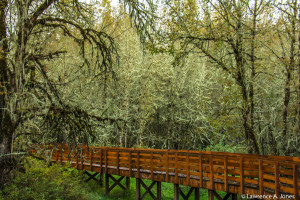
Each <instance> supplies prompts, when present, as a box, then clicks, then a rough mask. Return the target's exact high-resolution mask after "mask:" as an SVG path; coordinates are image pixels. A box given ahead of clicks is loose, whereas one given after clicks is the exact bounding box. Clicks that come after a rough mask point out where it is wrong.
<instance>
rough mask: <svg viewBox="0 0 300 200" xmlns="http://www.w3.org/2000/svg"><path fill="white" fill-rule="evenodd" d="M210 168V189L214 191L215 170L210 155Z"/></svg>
mask: <svg viewBox="0 0 300 200" xmlns="http://www.w3.org/2000/svg"><path fill="white" fill-rule="evenodd" d="M209 167H210V189H211V190H214V189H215V188H214V186H215V184H214V168H213V156H212V155H210V162H209Z"/></svg>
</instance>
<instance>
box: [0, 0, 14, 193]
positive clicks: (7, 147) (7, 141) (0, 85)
mask: <svg viewBox="0 0 300 200" xmlns="http://www.w3.org/2000/svg"><path fill="white" fill-rule="evenodd" d="M6 7H7V1H6V0H4V1H3V0H2V1H1V2H0V41H2V45H0V174H1V175H0V187H1V186H3V183H4V182H5V181H6V178H7V177H8V174H9V167H10V165H9V163H10V161H11V156H10V153H11V151H12V141H13V133H14V125H13V122H12V120H11V118H10V115H9V113H8V111H7V109H6V108H7V99H8V94H9V92H10V88H11V85H10V82H9V69H8V66H7V59H6V55H7V51H8V43H7V40H6V39H7V38H6V21H5V10H6Z"/></svg>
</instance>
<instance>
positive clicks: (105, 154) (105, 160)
mask: <svg viewBox="0 0 300 200" xmlns="http://www.w3.org/2000/svg"><path fill="white" fill-rule="evenodd" d="M107 160H108V158H107V149H105V152H104V162H105V174H107Z"/></svg>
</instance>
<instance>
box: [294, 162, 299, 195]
mask: <svg viewBox="0 0 300 200" xmlns="http://www.w3.org/2000/svg"><path fill="white" fill-rule="evenodd" d="M297 179H298V166H297V165H296V164H293V180H294V198H295V200H299V190H298V186H299V185H298V181H297Z"/></svg>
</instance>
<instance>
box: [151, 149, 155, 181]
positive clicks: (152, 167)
mask: <svg viewBox="0 0 300 200" xmlns="http://www.w3.org/2000/svg"><path fill="white" fill-rule="evenodd" d="M151 179H152V180H154V162H153V151H151Z"/></svg>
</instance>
